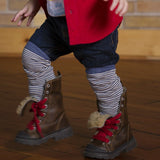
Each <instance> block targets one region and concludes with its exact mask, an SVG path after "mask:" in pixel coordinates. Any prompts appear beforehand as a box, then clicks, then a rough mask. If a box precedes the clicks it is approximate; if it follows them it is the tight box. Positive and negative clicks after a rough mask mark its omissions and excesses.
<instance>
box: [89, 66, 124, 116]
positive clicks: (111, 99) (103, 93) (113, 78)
mask: <svg viewBox="0 0 160 160" xmlns="http://www.w3.org/2000/svg"><path fill="white" fill-rule="evenodd" d="M87 79H88V80H89V82H90V84H91V87H92V89H93V91H94V92H95V94H96V96H97V100H98V109H99V112H100V113H101V114H110V115H112V116H115V115H116V114H117V113H118V110H119V101H120V97H121V94H122V93H123V87H122V84H121V82H120V78H119V77H118V76H117V74H116V69H115V68H114V69H111V70H107V71H103V72H101V73H91V74H89V73H87Z"/></svg>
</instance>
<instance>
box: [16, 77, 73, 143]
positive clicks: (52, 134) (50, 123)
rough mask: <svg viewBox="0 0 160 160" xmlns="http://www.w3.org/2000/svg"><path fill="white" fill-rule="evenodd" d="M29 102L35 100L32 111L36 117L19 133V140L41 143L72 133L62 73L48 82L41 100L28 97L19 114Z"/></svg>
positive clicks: (21, 113)
mask: <svg viewBox="0 0 160 160" xmlns="http://www.w3.org/2000/svg"><path fill="white" fill-rule="evenodd" d="M29 102H33V103H32V105H31V110H30V111H31V112H33V113H34V117H33V120H32V121H31V122H30V123H29V124H28V126H27V129H26V130H24V131H20V132H19V133H18V134H17V136H16V141H17V142H20V143H23V144H28V145H39V144H41V143H44V142H46V141H47V140H48V139H50V138H53V139H55V140H60V139H63V138H66V137H69V136H71V135H72V129H71V127H70V125H69V123H68V120H67V118H66V115H65V113H64V108H63V100H62V93H61V76H60V75H59V76H57V77H56V78H55V79H53V80H51V81H48V82H46V84H45V86H44V93H43V98H42V100H41V101H40V102H37V100H36V99H34V98H32V97H27V98H26V99H25V100H23V101H22V102H21V104H20V105H19V106H18V108H17V114H19V115H23V112H24V109H25V107H26V106H27V104H29Z"/></svg>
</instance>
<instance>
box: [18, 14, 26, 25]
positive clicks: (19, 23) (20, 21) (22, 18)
mask: <svg viewBox="0 0 160 160" xmlns="http://www.w3.org/2000/svg"><path fill="white" fill-rule="evenodd" d="M25 18H26V17H25V16H23V15H22V16H21V18H20V20H19V22H18V24H17V25H18V26H20V25H21V24H22V22H23V21H24V20H25Z"/></svg>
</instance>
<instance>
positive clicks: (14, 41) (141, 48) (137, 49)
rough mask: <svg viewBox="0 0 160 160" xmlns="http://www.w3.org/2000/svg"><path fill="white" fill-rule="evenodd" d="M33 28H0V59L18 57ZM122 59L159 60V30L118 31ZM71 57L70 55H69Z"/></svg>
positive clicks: (119, 51)
mask: <svg viewBox="0 0 160 160" xmlns="http://www.w3.org/2000/svg"><path fill="white" fill-rule="evenodd" d="M34 31H35V28H0V57H19V56H21V53H22V51H23V48H24V46H25V44H26V42H27V41H28V40H29V38H30V37H31V35H32V34H33V33H34ZM117 52H118V53H119V55H120V57H121V58H122V59H158V60H159V59H160V30H119V44H118V49H117ZM69 57H72V54H71V55H69Z"/></svg>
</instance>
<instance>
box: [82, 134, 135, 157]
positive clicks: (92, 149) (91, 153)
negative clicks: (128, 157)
mask: <svg viewBox="0 0 160 160" xmlns="http://www.w3.org/2000/svg"><path fill="white" fill-rule="evenodd" d="M135 147H136V140H135V138H134V137H133V138H132V139H131V140H130V141H129V142H128V143H125V144H123V145H121V146H120V147H119V148H117V149H116V150H115V151H113V152H106V151H105V150H102V149H100V148H98V147H96V146H93V145H90V144H89V145H88V146H87V147H86V149H85V151H84V156H85V157H89V158H96V159H114V158H115V157H117V156H119V155H120V154H121V153H122V152H129V151H130V150H132V149H133V148H135Z"/></svg>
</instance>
